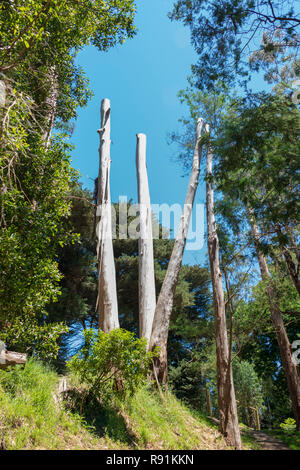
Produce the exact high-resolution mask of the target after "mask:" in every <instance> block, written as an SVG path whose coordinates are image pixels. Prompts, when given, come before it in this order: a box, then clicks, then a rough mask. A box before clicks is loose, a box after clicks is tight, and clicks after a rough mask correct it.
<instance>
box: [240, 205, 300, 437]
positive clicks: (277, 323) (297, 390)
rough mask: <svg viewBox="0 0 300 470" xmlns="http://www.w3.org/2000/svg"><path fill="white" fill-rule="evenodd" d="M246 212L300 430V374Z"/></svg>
mask: <svg viewBox="0 0 300 470" xmlns="http://www.w3.org/2000/svg"><path fill="white" fill-rule="evenodd" d="M248 214H249V222H250V224H251V232H252V237H253V241H254V244H255V249H256V254H257V259H258V262H259V268H260V273H261V277H262V279H263V281H265V283H266V294H267V297H268V301H269V306H270V312H271V319H272V323H273V325H274V329H275V333H276V337H277V342H278V346H279V350H280V356H281V361H282V365H283V368H284V371H285V375H286V379H287V383H288V388H289V392H290V397H291V402H292V407H293V412H294V416H295V419H296V426H297V429H298V430H300V376H299V372H298V367H297V365H296V364H295V362H294V361H293V357H292V348H291V344H290V342H289V338H288V336H287V333H286V329H285V326H284V322H283V319H282V313H281V311H280V306H279V301H278V298H277V294H276V290H275V289H274V286H273V284H272V279H271V276H270V272H269V268H268V264H267V261H266V258H265V255H264V254H263V251H262V250H261V248H260V234H259V228H258V226H257V223H256V221H255V214H254V211H253V209H252V208H250V207H248Z"/></svg>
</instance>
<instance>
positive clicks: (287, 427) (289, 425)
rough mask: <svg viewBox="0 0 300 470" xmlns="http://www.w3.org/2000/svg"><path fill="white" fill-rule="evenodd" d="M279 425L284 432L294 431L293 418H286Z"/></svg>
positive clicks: (294, 423) (294, 422)
mask: <svg viewBox="0 0 300 470" xmlns="http://www.w3.org/2000/svg"><path fill="white" fill-rule="evenodd" d="M279 426H280V428H281V429H282V430H283V431H284V432H286V433H292V432H294V431H296V421H295V420H294V419H293V418H287V419H286V420H285V421H284V422H283V423H281V424H280V425H279Z"/></svg>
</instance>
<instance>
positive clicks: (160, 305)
mask: <svg viewBox="0 0 300 470" xmlns="http://www.w3.org/2000/svg"><path fill="white" fill-rule="evenodd" d="M202 126H203V119H198V122H197V129H196V145H195V150H194V158H193V165H192V171H191V177H190V182H189V186H188V190H187V195H186V200H185V205H184V209H183V213H182V216H181V220H180V225H179V229H178V233H177V237H176V240H175V244H174V247H173V251H172V254H171V258H170V261H169V265H168V269H167V273H166V276H165V279H164V282H163V285H162V288H161V291H160V294H159V297H158V301H157V305H156V309H155V314H154V321H153V327H152V333H151V339H150V345H149V349H150V350H153V349H155V347H159V353H158V357H157V358H155V360H154V365H153V368H154V370H153V372H154V375H155V376H156V377H157V379H158V380H159V382H161V383H165V382H167V380H168V363H167V341H168V331H169V324H170V317H171V313H172V308H173V301H174V294H175V289H176V284H177V280H178V275H179V271H180V267H181V263H182V256H183V252H184V247H185V243H186V237H187V233H188V229H189V223H190V218H191V213H192V209H193V203H194V199H195V194H196V190H197V187H198V181H199V173H200V161H201V149H200V148H199V145H200V143H199V142H200V138H201V132H202Z"/></svg>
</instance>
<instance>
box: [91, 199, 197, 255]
mask: <svg viewBox="0 0 300 470" xmlns="http://www.w3.org/2000/svg"><path fill="white" fill-rule="evenodd" d="M151 210H152V214H148V209H147V207H146V206H144V205H141V204H128V203H127V197H126V196H120V197H119V204H118V211H117V210H116V207H115V206H114V205H110V204H107V205H103V206H100V205H99V206H97V213H96V214H97V216H98V217H101V215H102V217H103V218H104V219H106V220H107V221H110V220H111V226H112V230H111V232H110V231H109V230H105V229H104V230H102V233H101V238H102V239H103V238H112V239H113V240H115V239H121V240H124V239H128V238H129V239H133V240H137V239H139V238H140V237H141V238H145V235H144V234H142V233H141V232H140V215H141V217H143V218H145V220H146V219H147V217H152V238H153V239H154V240H158V239H169V238H171V232H172V235H173V234H174V237H176V236H177V230H178V227H179V226H180V224H181V223H183V222H184V217H188V215H189V214H190V223H189V229H188V232H187V233H183V234H182V238H184V237H186V250H188V251H189V250H201V248H203V245H204V204H195V205H194V208H193V210H192V207H191V205H184V207H182V206H181V205H180V204H172V205H169V204H152V205H151ZM104 214H105V217H104ZM117 228H118V230H117ZM99 230H100V223H98V225H97V228H96V234H97V236H98V238H99V237H100V234H99Z"/></svg>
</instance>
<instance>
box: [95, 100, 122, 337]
mask: <svg viewBox="0 0 300 470" xmlns="http://www.w3.org/2000/svg"><path fill="white" fill-rule="evenodd" d="M98 133H99V136H100V147H99V158H100V162H99V176H98V198H97V199H98V207H97V217H99V219H98V224H97V229H96V233H97V237H98V243H97V258H98V299H97V309H98V314H99V328H100V329H101V330H103V331H104V332H106V333H108V332H109V331H111V330H113V329H114V328H119V317H118V302H117V287H116V271H115V261H114V253H113V243H112V215H111V199H110V162H111V160H110V143H111V141H110V101H109V100H108V99H104V100H102V103H101V129H99V130H98Z"/></svg>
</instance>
